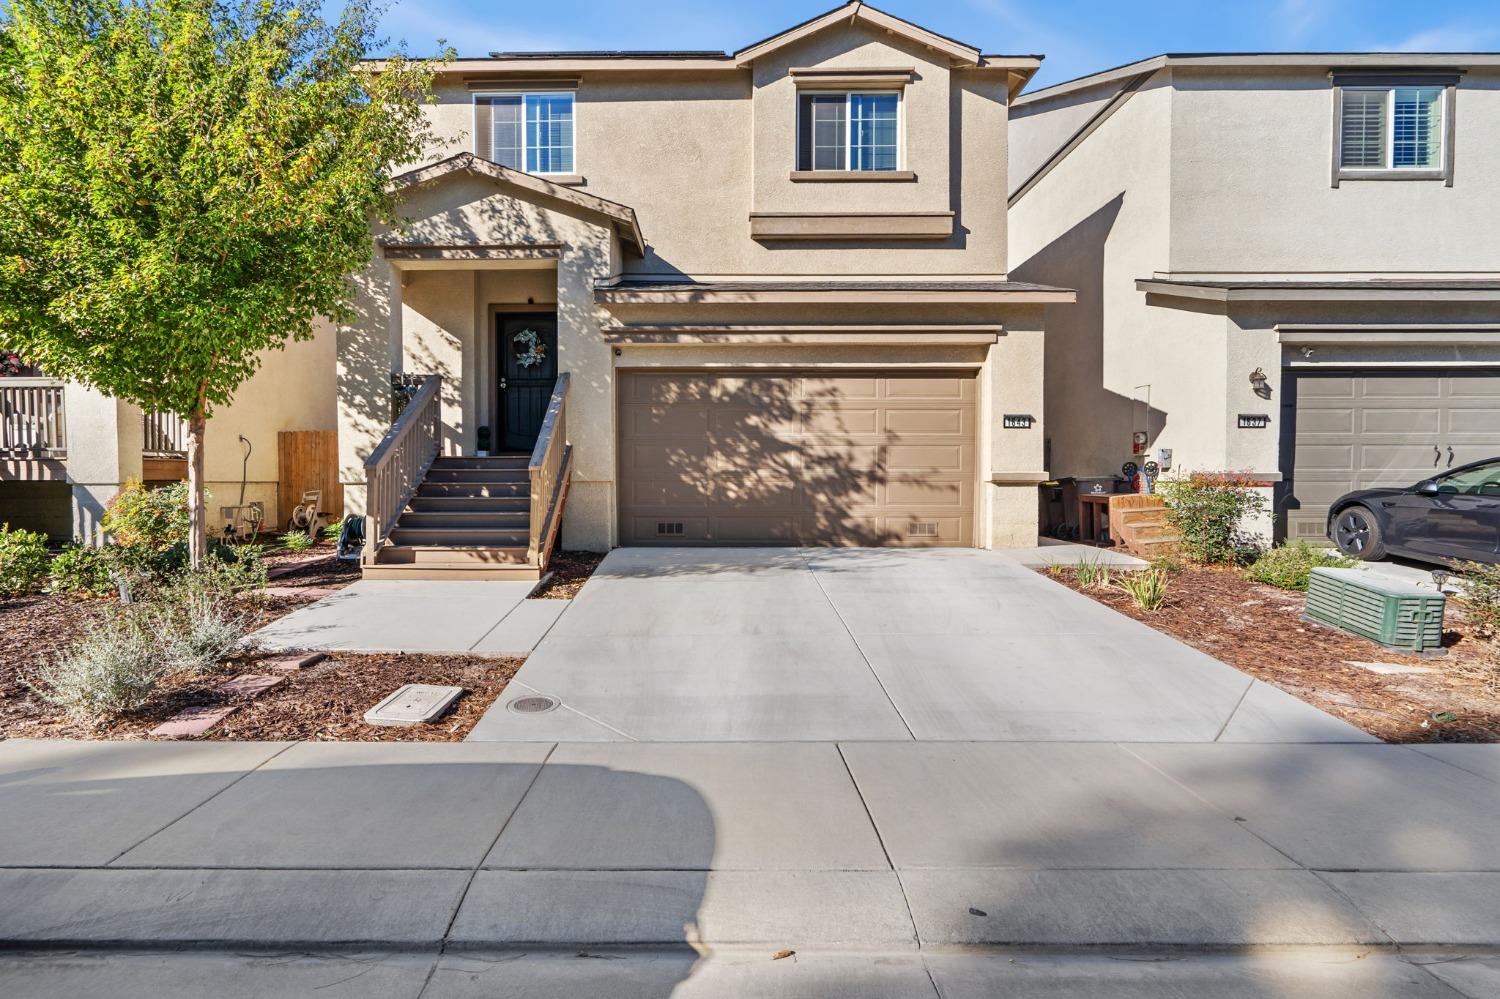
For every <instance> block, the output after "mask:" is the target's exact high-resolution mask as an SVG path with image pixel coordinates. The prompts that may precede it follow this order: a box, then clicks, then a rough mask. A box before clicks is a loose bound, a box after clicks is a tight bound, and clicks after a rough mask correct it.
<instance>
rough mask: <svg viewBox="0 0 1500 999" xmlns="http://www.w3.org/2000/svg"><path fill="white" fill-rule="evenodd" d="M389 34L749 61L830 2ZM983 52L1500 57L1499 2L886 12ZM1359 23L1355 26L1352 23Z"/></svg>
mask: <svg viewBox="0 0 1500 999" xmlns="http://www.w3.org/2000/svg"><path fill="white" fill-rule="evenodd" d="M393 3H394V6H393V7H392V9H391V10H390V12H389V13H388V14H387V16H386V19H385V26H386V30H387V32H388V33H389V34H390V36H391V38H392V39H393V40H402V39H404V40H405V41H406V42H407V44H408V47H409V49H410V51H412V52H413V53H414V54H426V53H430V52H432V51H433V50H434V45H435V42H436V40H437V39H440V38H441V39H446V40H447V42H448V44H450V45H452V46H453V47H454V48H456V49H457V50H458V53H459V54H460V55H485V54H487V53H488V52H490V51H491V50H495V49H503V50H537V49H546V50H555V49H716V50H728V51H733V50H734V49H737V48H741V47H743V46H745V45H748V44H749V43H751V42H754V41H757V40H759V39H761V38H764V37H765V36H767V35H771V34H775V33H776V32H778V31H780V30H782V29H783V28H787V27H790V26H791V25H793V24H796V23H797V22H799V21H803V20H806V19H807V18H809V17H811V16H813V15H816V14H820V13H822V12H823V11H825V10H828V9H830V8H832V7H834V6H835V5H836V4H835V0H751V2H746V0H644V2H641V0H634V2H630V3H625V2H619V0H547V2H544V3H521V2H515V0H500V2H495V0H393ZM876 6H878V7H880V8H881V9H883V10H887V11H889V12H890V13H892V14H896V15H898V16H900V17H904V18H906V19H908V20H911V21H915V22H916V23H918V24H921V25H923V26H924V27H927V28H931V29H932V30H934V31H938V32H941V33H942V34H945V35H950V36H952V37H954V38H959V39H961V40H963V41H966V42H969V43H971V44H974V45H978V46H979V47H980V48H982V49H984V51H986V52H1000V53H1033V52H1035V53H1041V54H1043V55H1045V56H1046V57H1047V59H1046V62H1044V63H1043V64H1042V71H1041V73H1040V74H1038V76H1037V78H1036V82H1035V83H1033V84H1032V86H1033V88H1035V87H1036V86H1045V85H1047V84H1049V83H1058V82H1061V81H1062V80H1068V79H1072V78H1073V77H1075V76H1082V75H1085V74H1087V73H1091V72H1094V71H1095V70H1099V69H1105V68H1107V67H1110V66H1116V65H1119V64H1120V63H1126V62H1131V61H1133V60H1135V59H1139V58H1141V57H1143V56H1148V55H1156V54H1158V53H1161V52H1220V51H1234V52H1239V51H1266V52H1270V51H1433V52H1450V51H1493V50H1497V49H1500V0H1417V2H1413V0H1254V2H1249V0H1245V2H1236V0H1225V2H1215V0H1202V2H1189V0H1151V2H1129V0H943V2H930V0H929V2H924V0H881V2H878V3H876ZM1355 10H1357V12H1358V16H1357V17H1355V16H1350V15H1351V11H1355Z"/></svg>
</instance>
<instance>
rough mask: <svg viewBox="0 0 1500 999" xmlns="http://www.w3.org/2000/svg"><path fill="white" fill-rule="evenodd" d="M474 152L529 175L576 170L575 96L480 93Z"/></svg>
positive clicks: (476, 103)
mask: <svg viewBox="0 0 1500 999" xmlns="http://www.w3.org/2000/svg"><path fill="white" fill-rule="evenodd" d="M474 152H475V154H476V155H478V156H483V157H484V158H485V159H488V160H492V161H494V162H496V163H499V164H500V165H501V166H508V167H512V168H514V169H516V170H524V171H525V172H527V173H540V174H548V173H553V174H571V173H573V172H574V164H573V95H572V94H570V93H555V94H478V95H475V97H474Z"/></svg>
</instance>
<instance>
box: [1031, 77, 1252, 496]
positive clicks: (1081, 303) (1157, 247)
mask: <svg viewBox="0 0 1500 999" xmlns="http://www.w3.org/2000/svg"><path fill="white" fill-rule="evenodd" d="M1174 99H1175V95H1174V94H1173V92H1172V90H1171V89H1170V87H1168V86H1166V85H1164V84H1163V83H1162V81H1160V80H1158V81H1153V82H1152V83H1150V84H1148V85H1147V86H1146V87H1144V88H1143V89H1142V90H1141V91H1140V92H1138V93H1137V94H1136V95H1135V97H1134V98H1132V99H1131V100H1130V101H1129V102H1128V103H1126V104H1125V105H1124V107H1122V108H1121V109H1120V110H1119V111H1118V112H1117V113H1116V114H1114V115H1113V116H1112V117H1110V118H1109V120H1108V121H1106V122H1104V124H1103V125H1102V126H1101V127H1100V128H1099V129H1098V130H1097V131H1095V132H1094V133H1093V134H1092V135H1091V136H1089V138H1088V140H1087V141H1085V142H1084V143H1083V144H1082V145H1080V146H1078V147H1077V148H1076V149H1075V150H1073V152H1072V153H1071V154H1070V155H1069V156H1067V157H1066V158H1064V159H1063V160H1062V161H1061V162H1060V163H1059V164H1058V165H1057V167H1056V168H1054V169H1053V170H1052V171H1051V172H1050V173H1048V174H1047V176H1046V177H1044V178H1043V179H1042V180H1041V182H1040V183H1039V184H1038V185H1037V186H1036V187H1034V188H1033V189H1032V190H1031V191H1030V192H1029V193H1028V194H1026V195H1025V196H1024V197H1023V198H1021V199H1020V201H1018V202H1017V203H1016V205H1015V206H1014V207H1013V208H1012V209H1011V223H1010V231H1011V248H1012V259H1013V261H1014V262H1015V263H1014V268H1013V272H1012V273H1013V276H1014V277H1016V278H1018V279H1020V280H1025V281H1037V282H1042V283H1046V284H1055V285H1061V286H1063V287H1068V288H1073V289H1075V290H1076V291H1077V292H1078V302H1077V303H1076V304H1073V305H1055V306H1051V307H1049V309H1048V312H1047V336H1046V397H1045V408H1046V427H1047V436H1048V437H1049V438H1050V440H1051V466H1050V468H1049V471H1050V472H1051V473H1052V474H1053V475H1055V476H1058V475H1076V476H1099V475H1112V474H1118V472H1119V470H1120V466H1121V465H1122V464H1123V463H1124V462H1125V461H1127V460H1131V458H1132V455H1131V434H1132V433H1133V432H1134V431H1137V430H1145V431H1148V432H1149V433H1150V435H1151V443H1150V446H1151V450H1152V452H1153V455H1154V453H1155V452H1156V451H1157V449H1159V448H1171V449H1172V451H1173V462H1174V464H1175V465H1176V467H1179V468H1194V467H1196V468H1218V467H1221V465H1222V462H1223V454H1224V426H1223V425H1222V422H1221V421H1220V420H1219V419H1218V415H1219V414H1221V413H1222V412H1223V405H1224V404H1223V399H1224V391H1225V375H1224V371H1225V355H1224V348H1225V337H1226V320H1225V317H1224V313H1223V310H1222V308H1220V309H1217V310H1216V309H1212V308H1208V309H1202V310H1168V309H1157V308H1153V307H1151V306H1149V305H1148V303H1147V301H1146V296H1144V295H1143V294H1141V293H1140V292H1139V291H1137V290H1136V287H1135V281H1136V279H1137V278H1140V277H1145V276H1149V275H1150V274H1151V273H1152V272H1153V271H1155V270H1156V269H1158V268H1161V267H1164V266H1165V263H1166V260H1167V256H1168V252H1169V218H1170V204H1169V196H1170V191H1171V188H1170V185H1171V180H1172V178H1171V174H1170V171H1169V163H1170V160H1169V155H1168V151H1169V150H1170V149H1171V144H1172V141H1173V138H1172V136H1171V134H1170V132H1169V129H1168V125H1169V122H1170V107H1171V103H1172V101H1173V100H1174ZM1023 136H1024V139H1023ZM1033 138H1036V139H1037V140H1038V141H1043V140H1045V141H1050V139H1049V138H1048V136H1047V135H1046V134H1045V133H1044V132H1034V133H1025V132H1018V134H1017V137H1016V141H1018V142H1021V141H1025V142H1027V143H1029V142H1031V141H1032V139H1033ZM1148 399H1149V406H1148ZM1205 414H1212V415H1213V418H1208V419H1205ZM1137 460H1139V459H1137Z"/></svg>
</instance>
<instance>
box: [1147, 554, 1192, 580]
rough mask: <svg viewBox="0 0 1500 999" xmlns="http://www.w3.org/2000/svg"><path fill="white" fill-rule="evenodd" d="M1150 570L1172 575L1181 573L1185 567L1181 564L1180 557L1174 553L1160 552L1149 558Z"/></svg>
mask: <svg viewBox="0 0 1500 999" xmlns="http://www.w3.org/2000/svg"><path fill="white" fill-rule="evenodd" d="M1151 568H1153V569H1156V570H1158V571H1159V572H1165V573H1167V574H1168V575H1172V574H1173V573H1178V572H1181V571H1182V570H1183V569H1185V568H1187V566H1185V565H1184V564H1183V562H1182V556H1180V555H1178V554H1177V553H1176V552H1161V553H1159V554H1157V555H1153V556H1151Z"/></svg>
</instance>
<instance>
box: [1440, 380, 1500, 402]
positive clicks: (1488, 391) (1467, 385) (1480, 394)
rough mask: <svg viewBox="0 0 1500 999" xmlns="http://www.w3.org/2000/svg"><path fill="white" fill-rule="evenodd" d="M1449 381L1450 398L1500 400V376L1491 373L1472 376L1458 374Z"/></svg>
mask: <svg viewBox="0 0 1500 999" xmlns="http://www.w3.org/2000/svg"><path fill="white" fill-rule="evenodd" d="M1448 381H1449V389H1448V398H1450V399H1455V400H1464V399H1482V400H1484V401H1486V402H1489V403H1494V402H1495V401H1496V400H1500V378H1495V377H1493V376H1489V375H1484V376H1478V377H1472V378H1471V377H1466V376H1458V377H1454V378H1450V379H1448Z"/></svg>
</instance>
